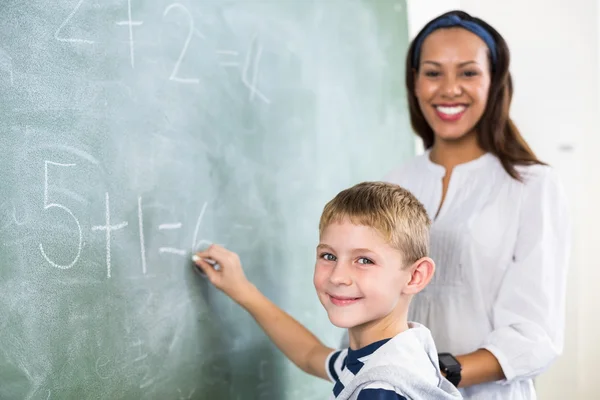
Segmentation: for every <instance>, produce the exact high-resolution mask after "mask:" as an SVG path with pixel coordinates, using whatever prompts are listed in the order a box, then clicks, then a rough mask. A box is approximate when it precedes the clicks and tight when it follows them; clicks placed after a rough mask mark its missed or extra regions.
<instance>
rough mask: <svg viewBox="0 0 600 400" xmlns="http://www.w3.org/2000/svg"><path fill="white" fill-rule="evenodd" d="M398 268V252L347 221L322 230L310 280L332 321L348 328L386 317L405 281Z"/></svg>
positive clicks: (406, 277) (368, 230) (371, 232)
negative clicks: (312, 275)
mask: <svg viewBox="0 0 600 400" xmlns="http://www.w3.org/2000/svg"><path fill="white" fill-rule="evenodd" d="M402 265H403V260H402V254H401V253H400V251H399V250H397V249H395V248H394V247H392V246H390V245H389V244H388V243H387V241H386V240H385V239H384V238H383V237H382V236H381V234H380V233H379V232H378V231H377V230H375V229H373V228H370V227H367V226H364V225H355V224H353V223H352V222H351V221H349V220H344V221H342V222H341V223H333V224H330V225H329V226H327V227H326V228H325V229H324V230H323V233H322V235H321V240H320V244H319V245H318V246H317V261H316V264H315V273H314V278H313V281H314V285H315V288H316V289H317V294H318V295H319V300H320V301H321V304H323V307H325V310H326V311H327V314H328V316H329V319H330V320H331V322H332V323H333V324H334V325H336V326H338V327H340V328H352V327H356V326H360V325H363V324H367V323H369V322H375V321H377V320H379V319H381V318H383V317H385V316H387V315H388V314H390V313H391V312H392V311H393V310H394V309H395V308H396V306H397V305H398V302H399V301H400V298H401V293H402V289H403V288H404V286H406V285H407V284H408V282H409V281H410V269H409V268H402Z"/></svg>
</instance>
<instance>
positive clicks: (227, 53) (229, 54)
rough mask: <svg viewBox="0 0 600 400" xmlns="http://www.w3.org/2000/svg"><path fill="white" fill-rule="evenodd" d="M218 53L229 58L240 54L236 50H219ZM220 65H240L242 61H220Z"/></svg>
mask: <svg viewBox="0 0 600 400" xmlns="http://www.w3.org/2000/svg"><path fill="white" fill-rule="evenodd" d="M216 53H217V55H219V56H223V58H228V59H230V58H233V57H237V56H239V55H240V53H239V52H237V51H234V50H217V51H216ZM219 65H220V66H222V67H239V66H240V63H239V62H237V61H220V62H219Z"/></svg>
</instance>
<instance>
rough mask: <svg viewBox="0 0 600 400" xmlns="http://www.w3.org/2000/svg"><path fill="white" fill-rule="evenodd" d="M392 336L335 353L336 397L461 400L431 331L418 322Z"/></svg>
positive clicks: (330, 363) (329, 363)
mask: <svg viewBox="0 0 600 400" xmlns="http://www.w3.org/2000/svg"><path fill="white" fill-rule="evenodd" d="M408 326H409V328H410V329H408V330H406V331H404V332H402V333H399V334H398V335H396V336H394V337H393V338H390V339H384V340H380V341H378V342H374V343H371V344H369V345H367V346H365V347H363V348H360V349H357V350H352V349H350V348H347V349H344V350H338V351H334V352H332V353H331V354H330V355H329V356H328V357H327V360H326V364H325V366H326V370H327V373H328V375H329V378H330V379H331V381H333V382H334V383H335V385H334V388H333V393H332V394H331V397H330V398H331V399H333V400H422V399H436V400H458V399H462V396H461V395H460V393H459V391H458V390H457V389H456V388H455V387H454V386H453V385H452V384H451V383H450V382H448V380H446V379H445V378H444V377H443V376H442V374H441V372H440V369H439V365H438V357H437V350H436V348H435V344H434V343H433V339H432V337H431V333H430V332H429V330H428V329H427V328H426V327H424V326H423V325H420V324H418V323H415V322H409V323H408Z"/></svg>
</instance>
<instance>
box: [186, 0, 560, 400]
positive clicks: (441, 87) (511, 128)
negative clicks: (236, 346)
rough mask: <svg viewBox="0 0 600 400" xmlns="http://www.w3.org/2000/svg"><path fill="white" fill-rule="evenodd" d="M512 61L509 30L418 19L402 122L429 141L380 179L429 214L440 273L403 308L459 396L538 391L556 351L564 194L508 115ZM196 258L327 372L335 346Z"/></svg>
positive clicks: (520, 395) (285, 343)
mask: <svg viewBox="0 0 600 400" xmlns="http://www.w3.org/2000/svg"><path fill="white" fill-rule="evenodd" d="M508 67H509V52H508V48H507V46H506V43H505V41H504V39H503V38H502V37H501V36H500V34H498V32H496V30H494V29H493V28H492V27H491V26H489V25H488V24H486V23H485V22H484V21H482V20H480V19H477V18H473V17H471V16H469V15H468V14H466V13H464V12H460V11H454V12H450V13H447V14H444V15H442V16H440V17H438V18H436V19H435V20H433V21H431V22H430V23H429V24H427V25H426V26H425V28H423V30H422V31H421V32H420V33H419V34H418V35H417V37H416V38H415V40H414V41H413V43H412V44H411V46H410V48H409V52H408V55H407V68H406V84H407V89H408V97H409V105H410V115H411V122H412V125H413V128H414V130H415V131H416V132H417V134H418V135H419V136H420V137H421V138H422V139H423V142H424V145H425V148H426V151H425V153H424V154H423V155H421V156H418V157H416V158H414V159H413V160H411V161H409V162H408V163H406V164H405V165H403V166H401V167H400V168H398V169H396V170H395V171H393V172H391V173H390V174H389V176H388V177H387V180H388V181H391V182H393V183H397V184H399V185H401V186H403V187H405V188H407V189H409V190H410V191H411V192H412V193H413V194H415V195H416V196H417V198H418V199H419V200H420V201H421V202H422V203H423V204H424V205H425V207H426V209H427V212H428V213H429V215H430V216H431V217H432V219H433V224H432V227H431V237H430V240H431V256H432V258H433V259H434V261H435V263H436V265H437V268H436V273H435V275H434V278H433V280H432V281H431V283H430V284H429V286H428V287H427V288H426V289H425V290H424V291H423V292H421V293H420V294H419V295H417V296H416V297H415V298H414V299H413V303H412V304H411V307H412V309H411V312H410V315H409V317H410V319H411V320H412V321H415V322H419V323H422V324H424V325H425V326H427V327H428V328H429V329H430V330H431V332H432V334H433V337H434V340H435V342H436V346H437V348H438V350H439V351H441V352H442V353H444V354H443V355H441V356H440V364H441V367H442V369H443V370H444V371H447V373H448V375H447V377H448V380H450V381H451V382H453V383H455V384H456V385H457V386H458V387H459V388H460V390H461V393H462V394H463V396H464V397H465V398H467V399H485V400H495V399H498V400H500V399H502V400H509V399H510V400H520V399H533V398H535V391H534V387H533V381H532V379H533V378H534V377H535V376H536V375H537V374H539V373H540V372H542V371H544V370H545V369H546V368H547V367H548V366H549V365H550V363H551V362H552V361H553V360H554V359H555V358H556V357H557V356H558V355H559V354H560V353H561V351H562V341H563V328H564V318H563V313H564V302H565V280H566V270H567V259H568V249H569V245H568V243H569V234H568V229H569V226H568V225H569V224H568V220H567V215H566V202H565V199H564V197H563V194H562V193H561V190H560V187H559V184H558V182H557V179H556V177H555V175H554V173H553V172H552V170H551V169H550V168H549V167H548V166H546V165H545V164H543V163H542V162H540V161H539V160H538V159H537V158H536V156H535V155H534V154H533V152H532V151H531V149H530V148H529V147H528V146H527V144H526V143H525V141H524V140H523V138H522V137H521V135H520V134H519V131H518V130H517V128H516V127H515V125H514V124H513V122H512V121H511V120H510V118H509V105H510V101H511V96H512V82H511V77H510V73H509V71H508ZM219 252H221V253H222V254H221V255H219ZM213 255H217V256H219V257H222V259H223V260H225V259H226V258H231V257H235V256H234V255H233V254H231V253H227V252H225V251H224V250H223V249H218V248H214V247H213V248H211V249H209V250H208V251H207V252H202V253H199V254H198V256H199V257H209V258H211V257H212V256H213ZM216 258H218V257H216ZM234 261H235V260H234ZM197 263H198V265H199V266H200V267H201V268H202V269H203V270H204V271H205V272H206V273H207V275H208V277H209V279H210V281H211V282H212V283H213V284H214V285H215V286H217V287H218V288H219V289H221V290H223V291H224V292H225V293H227V294H228V295H229V296H231V297H232V298H233V299H234V300H235V301H237V302H238V303H239V304H240V305H242V306H243V307H244V308H245V309H246V310H248V311H249V312H250V313H251V314H252V316H253V317H254V318H255V319H256V321H257V322H258V323H259V324H260V325H261V327H262V328H263V329H264V330H265V332H266V333H267V334H268V335H269V336H270V337H271V339H272V340H273V341H274V343H275V344H276V345H277V346H278V347H279V348H280V349H281V350H282V351H283V352H284V353H285V355H286V356H287V357H288V358H289V359H290V360H292V361H293V362H294V363H295V364H296V365H297V366H299V367H300V368H301V369H303V370H304V371H306V372H308V373H311V374H313V375H317V376H321V377H323V378H327V376H326V375H325V373H324V372H323V371H325V368H324V367H323V366H324V365H325V363H326V360H327V358H328V356H329V355H330V354H332V353H331V352H332V349H328V348H327V347H325V346H324V345H323V344H321V342H319V340H318V339H317V338H316V337H314V336H313V335H312V334H311V333H310V332H309V331H308V330H306V329H305V328H304V327H302V326H301V325H300V324H299V323H298V322H296V321H295V320H294V319H293V318H292V317H290V316H289V315H288V314H286V313H285V312H284V311H282V310H281V309H279V308H278V307H277V306H275V305H274V304H273V303H271V302H270V301H269V300H268V299H267V298H266V297H264V296H263V295H262V294H260V292H258V291H257V290H253V289H251V288H250V289H249V285H248V284H247V281H246V280H245V277H244V274H243V271H242V270H241V268H229V269H228V268H222V269H220V270H218V271H217V270H212V269H211V268H210V267H209V266H208V264H206V263H204V262H202V261H197ZM226 264H227V263H226ZM230 264H231V265H238V264H239V262H237V261H236V262H233V261H232V262H231V263H230ZM315 354H318V357H315ZM309 356H310V357H309ZM308 360H313V361H312V362H309V361H308ZM314 360H317V361H314ZM379 396H380V397H377V398H378V399H384V398H385V399H396V400H397V399H398V397H394V396H395V395H394V394H393V392H390V393H382V394H380V395H379Z"/></svg>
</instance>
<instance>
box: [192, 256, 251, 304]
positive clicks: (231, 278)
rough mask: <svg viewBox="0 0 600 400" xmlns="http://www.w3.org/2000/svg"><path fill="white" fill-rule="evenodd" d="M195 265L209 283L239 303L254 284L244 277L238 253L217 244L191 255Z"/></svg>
mask: <svg viewBox="0 0 600 400" xmlns="http://www.w3.org/2000/svg"><path fill="white" fill-rule="evenodd" d="M192 260H193V261H194V263H195V264H196V265H197V267H198V268H199V269H200V270H201V271H202V272H203V273H204V274H205V275H206V276H207V278H208V280H209V281H210V283H212V284H213V285H214V286H215V287H216V288H218V289H220V290H222V291H223V292H224V293H225V294H226V295H227V296H229V297H231V298H232V299H233V300H234V301H236V302H237V303H241V301H242V299H243V298H244V297H245V295H246V294H248V293H249V292H251V291H252V290H253V289H254V285H253V284H252V283H251V282H250V281H248V279H246V275H245V274H244V270H243V269H242V264H241V262H240V258H239V257H238V255H237V254H236V253H234V252H232V251H229V250H227V249H225V248H224V247H221V246H219V245H215V244H213V245H211V246H210V247H209V248H208V249H206V250H204V251H200V252H198V253H196V254H194V255H193V256H192Z"/></svg>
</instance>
